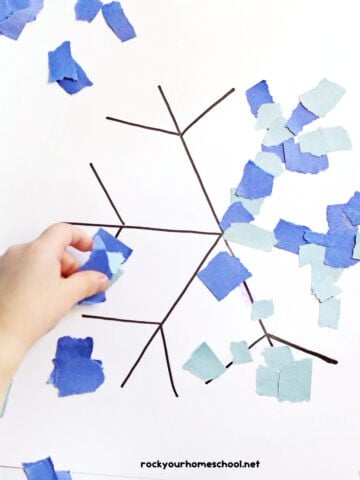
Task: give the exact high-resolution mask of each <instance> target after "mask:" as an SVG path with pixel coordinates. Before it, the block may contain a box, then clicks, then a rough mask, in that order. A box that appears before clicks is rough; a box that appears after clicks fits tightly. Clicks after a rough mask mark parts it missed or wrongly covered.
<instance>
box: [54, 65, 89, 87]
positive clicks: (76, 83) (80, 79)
mask: <svg viewBox="0 0 360 480" xmlns="http://www.w3.org/2000/svg"><path fill="white" fill-rule="evenodd" d="M75 66H76V76H77V80H74V79H72V78H64V79H63V80H58V81H57V83H58V84H59V85H60V87H61V88H62V89H63V90H65V92H66V93H69V94H70V95H74V94H75V93H78V92H80V91H81V90H82V89H83V88H85V87H91V85H93V83H92V81H91V80H89V78H88V77H87V75H86V73H85V72H84V70H83V69H82V68H81V67H80V65H79V64H78V63H76V62H75Z"/></svg>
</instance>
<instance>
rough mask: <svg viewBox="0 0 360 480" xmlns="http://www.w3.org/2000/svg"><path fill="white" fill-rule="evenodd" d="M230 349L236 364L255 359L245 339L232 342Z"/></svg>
mask: <svg viewBox="0 0 360 480" xmlns="http://www.w3.org/2000/svg"><path fill="white" fill-rule="evenodd" d="M230 351H231V354H232V357H233V363H234V364H236V365H237V364H239V363H249V362H252V361H253V359H252V356H251V353H250V350H249V347H248V344H247V342H245V340H243V341H241V342H231V343H230Z"/></svg>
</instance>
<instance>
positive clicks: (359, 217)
mask: <svg viewBox="0 0 360 480" xmlns="http://www.w3.org/2000/svg"><path fill="white" fill-rule="evenodd" d="M343 210H344V213H345V215H346V216H347V218H348V219H349V220H350V222H351V224H352V225H354V226H358V225H360V192H355V193H354V195H353V196H352V197H351V198H350V200H349V201H348V203H347V204H346V205H345V206H344V208H343Z"/></svg>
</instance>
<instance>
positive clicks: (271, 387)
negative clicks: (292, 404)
mask: <svg viewBox="0 0 360 480" xmlns="http://www.w3.org/2000/svg"><path fill="white" fill-rule="evenodd" d="M279 379H280V373H279V372H277V371H276V370H273V369H272V368H267V367H264V366H263V365H259V366H258V368H257V370H256V392H257V393H258V395H266V396H268V397H277V396H278V391H279Z"/></svg>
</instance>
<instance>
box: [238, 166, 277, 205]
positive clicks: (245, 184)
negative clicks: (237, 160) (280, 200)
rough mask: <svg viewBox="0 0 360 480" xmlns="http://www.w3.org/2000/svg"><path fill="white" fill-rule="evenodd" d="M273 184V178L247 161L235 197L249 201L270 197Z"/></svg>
mask: <svg viewBox="0 0 360 480" xmlns="http://www.w3.org/2000/svg"><path fill="white" fill-rule="evenodd" d="M273 184H274V177H273V176H272V175H270V173H267V172H265V171H264V170H263V169H262V168H260V167H258V166H257V165H256V164H255V163H254V162H253V161H252V160H249V161H248V162H247V164H246V165H245V167H244V172H243V176H242V179H241V182H240V183H239V185H238V187H237V189H236V195H238V196H240V197H245V198H249V199H254V198H263V197H267V196H269V195H271V192H272V189H273Z"/></svg>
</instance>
